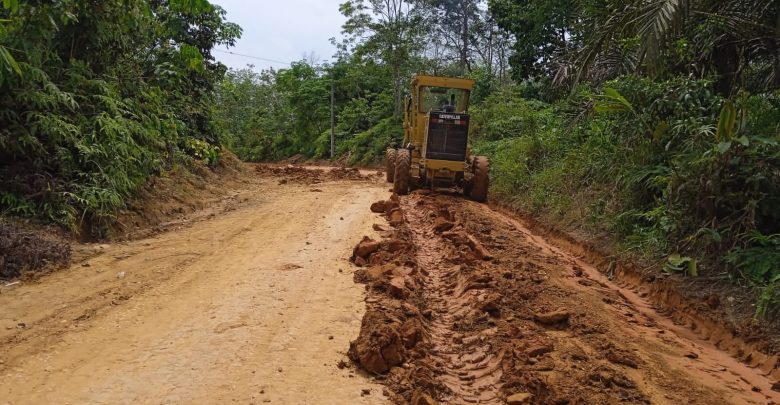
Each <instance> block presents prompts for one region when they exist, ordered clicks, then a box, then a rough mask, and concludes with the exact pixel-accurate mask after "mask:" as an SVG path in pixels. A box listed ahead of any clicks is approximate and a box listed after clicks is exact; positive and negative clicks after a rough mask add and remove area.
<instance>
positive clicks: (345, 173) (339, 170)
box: [255, 164, 371, 185]
mask: <svg viewBox="0 0 780 405" xmlns="http://www.w3.org/2000/svg"><path fill="white" fill-rule="evenodd" d="M255 172H257V173H259V174H263V175H267V176H274V177H281V180H280V181H279V182H280V184H286V183H296V184H307V185H311V184H317V183H322V182H325V181H339V180H368V179H370V178H371V176H364V175H362V174H361V173H360V170H358V169H357V168H354V167H351V168H348V167H336V168H332V169H314V168H307V167H301V166H294V165H287V166H272V165H263V164H259V165H256V166H255Z"/></svg>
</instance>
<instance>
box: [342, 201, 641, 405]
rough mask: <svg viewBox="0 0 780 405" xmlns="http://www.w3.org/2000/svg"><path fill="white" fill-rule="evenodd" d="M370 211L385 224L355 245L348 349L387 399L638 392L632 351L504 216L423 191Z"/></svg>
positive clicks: (604, 397)
mask: <svg viewBox="0 0 780 405" xmlns="http://www.w3.org/2000/svg"><path fill="white" fill-rule="evenodd" d="M371 211H372V212H376V213H381V214H382V215H383V217H384V218H385V220H386V221H387V224H375V225H374V229H375V230H377V231H378V232H379V234H380V236H381V240H372V239H370V238H368V237H364V238H363V240H361V241H360V242H359V243H358V244H357V245H356V246H355V249H354V251H353V256H352V261H353V262H354V263H355V265H357V266H359V269H358V270H357V271H356V272H355V274H354V278H355V282H358V283H363V284H365V285H366V289H367V290H368V292H369V294H368V296H367V298H366V304H367V312H366V315H365V317H364V318H363V322H362V324H361V330H360V334H359V336H358V338H357V339H356V340H355V341H353V342H352V344H351V345H350V350H349V356H350V358H351V359H352V360H353V361H354V362H355V363H356V364H358V365H359V366H360V367H362V368H363V369H365V370H366V371H368V372H370V373H373V374H375V375H377V376H378V379H380V380H381V381H382V382H383V383H384V384H386V385H387V386H388V388H389V390H390V391H391V399H392V400H393V401H394V402H395V403H399V404H408V403H411V404H413V405H416V404H436V403H482V404H504V403H510V404H526V403H528V404H530V403H534V404H547V403H582V404H585V403H612V402H615V401H622V402H628V403H647V402H648V400H647V399H646V398H645V396H644V395H643V394H642V393H641V392H640V390H639V389H638V388H637V386H638V385H637V383H635V382H634V381H632V380H631V378H629V377H628V375H629V374H630V373H628V372H626V371H625V370H628V369H636V368H641V367H642V366H643V365H642V361H641V360H639V359H637V358H635V356H633V354H632V353H631V352H629V351H626V350H623V349H622V348H621V347H620V346H619V345H618V344H615V343H614V342H612V341H611V340H610V339H608V338H605V337H604V334H605V333H606V328H602V327H601V325H598V324H594V323H593V322H591V320H590V319H587V317H586V316H584V314H582V313H579V312H578V311H576V307H569V308H567V307H566V306H565V305H564V302H565V298H566V297H567V294H566V292H565V291H563V290H561V289H560V288H558V287H557V286H555V285H553V284H551V283H548V277H547V275H546V268H547V267H548V266H549V265H550V264H551V263H549V262H547V261H546V260H547V259H546V258H545V257H544V256H543V255H540V252H539V251H538V250H534V249H533V248H532V247H530V246H523V245H522V244H520V245H514V244H512V243H510V242H511V241H513V240H517V238H518V236H519V235H516V234H513V233H512V231H511V230H510V229H509V228H508V227H507V226H505V225H504V226H501V225H500V224H496V223H490V222H486V221H485V220H483V219H482V218H479V217H475V216H473V215H472V214H471V213H469V212H468V211H467V210H463V209H462V206H461V203H453V202H452V201H451V200H450V199H447V198H444V197H442V196H436V195H429V194H428V193H427V192H416V193H413V194H412V195H410V196H408V197H403V199H399V198H398V197H397V196H395V195H393V196H392V197H391V198H390V199H389V200H387V201H378V202H376V203H374V204H372V205H371ZM566 336H582V337H585V338H586V339H587V340H588V341H591V340H592V341H593V342H594V344H595V347H592V348H591V347H588V348H582V347H580V344H579V342H578V340H577V339H574V340H572V339H568V338H566Z"/></svg>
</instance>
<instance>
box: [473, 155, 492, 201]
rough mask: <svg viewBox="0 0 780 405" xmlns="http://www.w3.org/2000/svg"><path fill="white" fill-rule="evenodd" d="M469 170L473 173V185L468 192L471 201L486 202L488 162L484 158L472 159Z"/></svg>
mask: <svg viewBox="0 0 780 405" xmlns="http://www.w3.org/2000/svg"><path fill="white" fill-rule="evenodd" d="M471 170H472V171H473V173H474V179H473V185H472V187H471V190H470V195H471V199H472V200H474V201H479V202H484V201H487V196H488V188H489V187H490V162H489V161H488V158H487V157H485V156H477V157H475V158H474V163H473V164H472V168H471Z"/></svg>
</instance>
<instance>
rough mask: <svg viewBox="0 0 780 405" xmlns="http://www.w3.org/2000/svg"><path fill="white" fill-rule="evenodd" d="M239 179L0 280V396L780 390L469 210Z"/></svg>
mask: <svg viewBox="0 0 780 405" xmlns="http://www.w3.org/2000/svg"><path fill="white" fill-rule="evenodd" d="M258 177H262V179H258V180H254V181H253V182H252V183H251V184H250V187H248V188H247V189H246V190H242V191H240V192H237V193H235V194H233V195H231V196H229V198H230V201H232V202H233V203H231V204H229V205H228V206H227V207H228V209H213V210H212V211H213V212H214V213H215V214H216V215H213V216H200V217H199V218H200V219H199V220H197V221H193V222H191V223H186V222H185V223H184V224H181V225H176V226H174V228H175V229H170V230H169V231H167V232H165V233H162V234H159V235H157V236H155V237H152V238H148V239H142V240H136V241H133V242H128V243H122V244H116V245H110V246H97V247H95V248H94V249H95V251H96V252H97V254H96V255H95V256H94V257H91V258H89V259H88V260H85V261H83V262H78V263H75V264H74V265H73V266H72V267H71V268H69V269H67V270H65V271H62V272H59V273H56V274H52V275H50V276H47V277H44V278H42V279H41V280H39V281H38V282H34V283H22V284H21V285H17V286H13V287H9V288H3V289H2V290H0V309H1V311H2V312H0V405H2V404H5V403H8V404H28V403H29V404H40V403H56V404H83V403H95V404H115V403H226V402H237V403H245V404H250V403H258V404H259V403H280V404H311V403H318V404H361V403H366V404H368V403H388V402H390V401H394V402H399V403H404V402H407V401H411V402H412V403H413V404H414V405H419V404H432V403H435V402H434V401H438V402H439V403H453V404H458V403H460V404H471V403H485V404H492V403H496V404H501V403H507V402H510V403H540V404H546V403H572V404H590V403H596V404H602V403H640V404H645V403H653V404H677V403H692V404H721V403H735V404H742V403H752V404H770V403H780V393H778V392H776V391H774V390H773V384H774V383H775V382H776V381H775V379H776V378H777V377H778V372H777V370H776V368H774V367H773V366H771V364H770V366H771V367H769V368H766V367H762V366H758V365H756V367H753V368H751V367H749V366H748V365H746V364H744V363H742V362H740V361H738V360H737V359H735V358H734V357H732V356H731V355H729V354H728V353H726V352H724V351H721V350H720V349H718V348H717V347H716V346H715V345H714V344H713V343H712V342H711V340H710V339H707V337H706V336H705V337H702V336H701V335H702V334H701V333H699V332H701V331H693V330H691V329H690V328H688V327H687V326H686V325H678V324H676V323H674V322H672V320H671V319H669V318H667V317H666V316H664V315H661V314H659V313H657V312H656V310H655V309H654V308H652V306H651V305H650V304H649V303H648V302H647V301H646V300H645V298H643V297H642V296H641V294H640V293H638V292H637V291H635V289H633V288H632V287H631V286H630V285H616V284H614V283H613V282H612V281H610V280H608V279H607V278H606V277H604V276H603V275H602V274H601V273H600V272H599V271H598V270H597V269H596V267H595V266H593V265H592V264H590V263H588V262H586V261H585V260H584V259H583V258H582V257H579V256H577V255H575V254H573V253H571V252H569V251H567V250H565V249H563V248H561V247H559V246H556V245H554V244H551V243H549V242H548V241H547V240H545V239H544V238H543V237H541V236H540V235H537V234H534V232H532V231H531V230H530V229H528V228H527V227H526V226H524V225H523V224H522V223H520V222H518V221H517V220H515V219H513V218H510V217H508V216H505V215H502V214H501V213H499V212H496V211H493V210H491V209H490V208H489V207H488V206H486V205H483V204H476V203H472V202H469V201H466V200H464V199H462V198H460V197H457V196H451V195H448V194H446V193H441V194H434V195H428V194H426V193H413V194H412V195H410V196H405V197H401V198H400V199H398V200H397V202H394V203H386V204H383V207H381V208H382V209H381V210H382V211H385V212H386V213H387V215H380V214H372V213H371V212H370V211H369V206H370V205H371V204H372V203H373V202H375V201H378V200H383V199H385V198H387V197H388V196H389V195H388V194H389V193H388V191H387V185H386V184H385V183H382V182H381V181H380V179H379V178H378V177H372V178H371V179H370V180H368V181H367V180H360V179H359V177H360V176H357V177H358V179H354V178H355V176H354V173H351V174H349V176H346V177H347V178H353V179H352V180H349V181H346V180H340V181H335V182H334V181H331V180H332V178H330V177H328V176H324V175H322V174H321V173H317V174H314V175H313V174H311V173H309V172H306V171H305V170H304V169H294V170H293V169H289V170H286V169H263V170H260V173H259V175H258ZM377 211H380V209H377ZM195 217H197V216H195ZM388 220H389V221H388ZM388 222H389V223H388ZM363 235H367V236H369V237H370V238H372V239H373V240H374V241H376V242H373V241H366V242H364V246H363V247H364V248H365V249H362V250H356V251H355V252H354V253H355V256H354V261H355V262H356V263H357V264H359V265H360V266H362V267H360V268H357V267H355V266H354V265H353V264H351V263H349V261H348V258H349V257H350V255H352V254H353V250H352V248H353V246H354V245H355V243H357V242H358V241H360V239H361V237H362V236H363ZM353 279H354V281H356V282H358V283H355V282H353ZM360 283H364V284H366V287H367V289H366V290H367V291H368V293H366V292H365V291H366V290H364V285H363V284H360ZM350 341H353V344H352V346H351V348H350ZM347 349H349V356H350V357H351V358H352V359H353V360H355V361H356V363H355V364H346V363H344V361H349V360H348V358H347ZM743 357H744V356H743ZM756 358H758V357H756ZM765 363H766V362H765ZM767 364H768V363H767ZM773 364H774V363H773ZM356 365H357V366H356ZM358 366H359V367H358ZM360 369H364V370H369V371H371V372H372V373H369V374H370V375H371V376H370V377H369V376H368V374H366V373H365V372H363V371H359V370H360ZM775 388H777V387H775Z"/></svg>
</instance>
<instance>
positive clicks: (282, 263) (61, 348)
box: [0, 178, 386, 404]
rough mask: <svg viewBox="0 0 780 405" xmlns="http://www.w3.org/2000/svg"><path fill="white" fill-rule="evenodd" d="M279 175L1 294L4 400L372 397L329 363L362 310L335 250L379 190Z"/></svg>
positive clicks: (347, 247) (351, 236)
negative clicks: (184, 222)
mask: <svg viewBox="0 0 780 405" xmlns="http://www.w3.org/2000/svg"><path fill="white" fill-rule="evenodd" d="M277 182H278V179H277V178H271V179H268V180H266V181H258V182H256V183H255V184H254V185H253V188H252V189H250V190H246V191H244V192H242V193H240V194H238V195H236V196H234V200H239V201H243V203H241V204H239V205H238V207H237V208H236V209H234V210H232V211H229V212H225V213H223V214H220V215H216V216H215V217H213V218H211V219H208V220H205V221H201V222H197V223H194V224H192V225H191V226H186V227H183V228H182V229H178V230H175V231H171V232H167V233H163V234H160V235H158V236H156V237H153V238H150V239H144V240H138V241H133V242H130V243H126V244H119V245H114V246H105V247H104V249H102V251H101V253H100V254H99V255H98V256H96V257H94V258H91V259H89V260H88V261H86V262H84V263H76V264H75V265H74V266H73V267H71V268H70V269H67V270H65V271H62V272H60V273H57V274H53V275H51V276H48V277H44V278H43V279H42V280H40V281H39V282H37V283H34V284H22V285H21V286H17V287H13V288H6V289H3V290H2V294H0V404H6V403H8V404H44V403H47V404H48V403H51V404H88V403H89V404H93V403H94V404H120V403H227V402H231V401H237V402H238V403H245V404H246V403H266V402H271V403H283V404H311V403H321V404H346V403H354V404H361V403H363V404H371V403H382V402H383V397H382V395H381V391H382V388H381V387H379V386H376V385H374V384H372V383H371V382H370V381H369V380H368V379H367V378H366V377H364V376H362V375H360V373H358V372H357V371H355V370H350V369H349V368H344V369H340V368H338V367H337V366H338V363H339V362H340V361H342V360H346V356H345V355H344V352H345V351H346V349H347V348H348V346H349V341H350V339H352V338H354V337H355V336H356V335H357V332H358V329H359V326H360V319H361V317H362V314H363V311H364V304H363V289H362V286H359V285H355V284H354V283H353V282H352V276H351V272H352V270H351V267H350V264H349V263H348V262H347V260H346V258H348V257H349V254H350V251H351V247H352V245H353V244H354V241H355V238H356V235H357V236H358V237H359V236H360V235H363V234H367V235H370V234H372V233H373V231H372V230H371V225H372V223H373V222H372V221H373V218H372V215H371V214H370V213H369V212H368V211H367V210H365V209H364V207H365V206H366V205H367V204H368V203H370V202H371V201H373V200H375V199H377V198H379V196H380V195H383V194H384V192H386V188H385V186H384V185H383V184H379V183H370V182H336V183H332V182H331V183H324V184H317V185H316V189H314V187H315V186H313V185H305V184H287V185H278V184H277ZM313 190H314V191H313ZM316 190H319V191H316ZM363 390H370V393H369V394H368V395H366V394H365V393H364V392H363Z"/></svg>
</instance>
